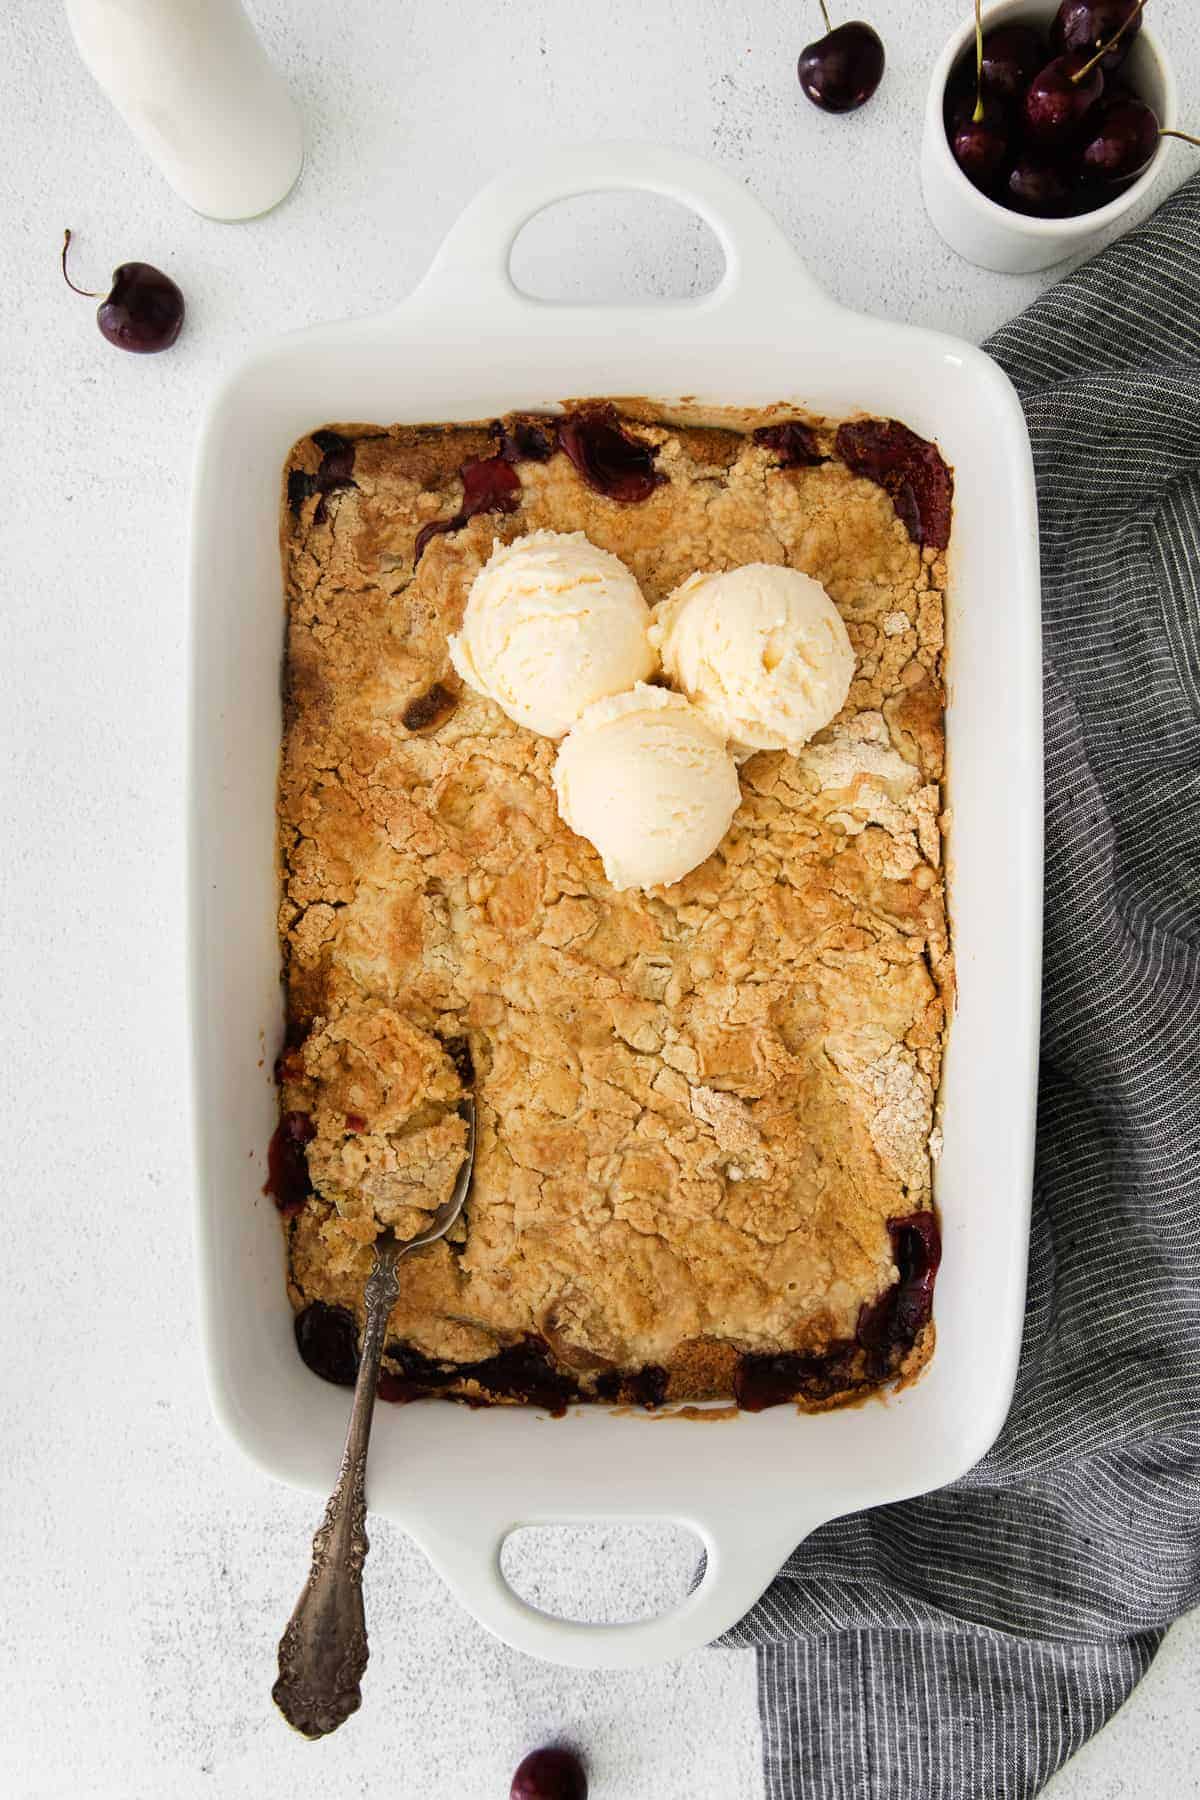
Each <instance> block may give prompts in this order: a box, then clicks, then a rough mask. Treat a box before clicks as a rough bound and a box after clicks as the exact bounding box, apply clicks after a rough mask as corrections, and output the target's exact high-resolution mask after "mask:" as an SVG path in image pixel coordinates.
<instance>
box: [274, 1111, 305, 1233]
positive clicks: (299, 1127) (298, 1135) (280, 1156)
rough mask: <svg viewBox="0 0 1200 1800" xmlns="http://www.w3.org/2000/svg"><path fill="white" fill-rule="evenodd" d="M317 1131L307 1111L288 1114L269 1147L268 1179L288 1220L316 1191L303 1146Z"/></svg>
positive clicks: (276, 1128) (284, 1116)
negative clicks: (314, 1190)
mask: <svg viewBox="0 0 1200 1800" xmlns="http://www.w3.org/2000/svg"><path fill="white" fill-rule="evenodd" d="M316 1135H317V1128H316V1126H315V1125H314V1124H313V1122H312V1120H311V1119H310V1118H309V1116H308V1114H307V1113H304V1112H286V1113H284V1115H283V1117H282V1118H281V1119H280V1121H279V1123H278V1125H277V1126H276V1127H275V1130H274V1132H273V1133H272V1135H271V1142H270V1144H269V1145H268V1146H267V1180H266V1185H265V1186H264V1188H263V1193H264V1194H270V1196H271V1198H272V1199H273V1200H274V1202H275V1204H276V1206H277V1207H278V1208H279V1210H280V1212H281V1213H282V1214H283V1216H284V1218H285V1219H291V1218H294V1217H295V1215H296V1214H297V1213H298V1212H299V1211H300V1209H301V1207H302V1206H303V1205H304V1203H305V1201H306V1200H307V1199H308V1197H309V1195H310V1194H311V1193H312V1191H313V1185H312V1178H311V1176H310V1175H309V1173H308V1157H307V1155H306V1154H305V1149H304V1146H305V1145H306V1144H311V1143H312V1140H313V1139H314V1138H315V1137H316Z"/></svg>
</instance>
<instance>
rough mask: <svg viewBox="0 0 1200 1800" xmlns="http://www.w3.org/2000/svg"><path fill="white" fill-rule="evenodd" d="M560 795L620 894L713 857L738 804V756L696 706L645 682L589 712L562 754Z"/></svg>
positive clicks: (557, 775)
mask: <svg viewBox="0 0 1200 1800" xmlns="http://www.w3.org/2000/svg"><path fill="white" fill-rule="evenodd" d="M554 789H555V792H556V794H557V795H558V810H559V813H560V814H561V816H562V818H563V819H564V820H565V821H566V823H567V824H568V825H569V826H570V827H571V830H572V831H575V832H578V833H579V835H580V837H585V838H588V839H589V840H590V841H591V842H592V843H593V844H594V845H595V847H596V849H597V850H598V851H599V853H600V858H601V860H602V862H603V863H604V873H605V874H606V875H607V877H608V879H609V881H610V882H611V883H612V885H613V887H615V888H650V887H658V886H659V885H664V886H665V885H669V884H670V883H671V882H673V881H680V880H682V879H683V877H684V876H685V875H686V874H687V872H688V870H689V869H694V868H695V867H696V865H697V864H698V863H702V862H703V861H704V859H705V857H706V856H711V855H712V853H713V851H714V850H715V849H716V847H717V845H718V844H719V843H720V842H721V839H722V838H723V837H724V836H725V833H726V832H727V831H728V829H729V822H730V820H731V819H732V818H733V815H734V813H735V812H736V811H737V808H738V802H739V800H740V798H741V794H740V792H739V789H738V778H737V769H736V767H735V766H734V761H733V758H732V757H731V756H730V754H729V752H728V751H727V750H726V748H725V746H724V744H723V743H722V741H721V739H720V737H718V736H717V735H716V733H714V732H713V731H712V730H711V729H710V728H709V726H708V725H707V724H706V723H705V721H704V719H703V718H702V717H701V715H700V714H699V713H698V712H697V711H696V708H695V707H694V706H692V705H691V704H690V703H689V702H688V701H687V700H685V699H684V697H683V695H682V694H673V693H671V692H670V691H669V690H668V689H666V688H660V687H647V686H646V684H645V683H644V682H639V683H638V685H637V686H636V687H635V688H633V689H632V690H631V692H629V693H627V694H617V695H615V696H614V697H613V698H611V699H607V700H598V701H596V703H595V704H594V705H593V706H589V707H588V709H587V711H586V712H585V713H584V715H583V717H582V718H581V719H580V721H579V723H578V725H576V726H575V727H574V728H573V730H571V731H570V732H568V734H567V736H566V737H565V738H564V739H563V741H562V744H561V746H560V748H559V752H558V758H557V760H556V762H555V764H554Z"/></svg>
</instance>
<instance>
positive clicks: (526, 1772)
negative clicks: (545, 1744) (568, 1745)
mask: <svg viewBox="0 0 1200 1800" xmlns="http://www.w3.org/2000/svg"><path fill="white" fill-rule="evenodd" d="M587 1792H588V1784H587V1776H586V1775H585V1774H584V1770H583V1764H582V1763H581V1762H580V1760H579V1758H578V1757H577V1756H576V1755H575V1753H574V1751H573V1750H560V1749H558V1748H557V1747H553V1746H552V1747H550V1748H548V1749H546V1750H533V1751H531V1752H530V1754H529V1755H528V1756H527V1757H526V1758H525V1760H524V1762H523V1763H521V1765H520V1766H519V1768H518V1769H517V1772H516V1774H515V1775H514V1776H513V1778H512V1788H511V1790H510V1793H509V1800H587Z"/></svg>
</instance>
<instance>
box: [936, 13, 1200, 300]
mask: <svg viewBox="0 0 1200 1800" xmlns="http://www.w3.org/2000/svg"><path fill="white" fill-rule="evenodd" d="M1145 6H1146V0H1062V3H1061V5H1057V6H1056V5H1054V4H1047V3H1045V0H1042V4H1037V3H1035V0H1001V4H999V5H996V6H991V7H989V8H988V9H987V12H986V15H984V14H983V13H982V11H981V8H980V6H979V5H978V0H977V5H976V14H975V18H974V19H969V20H967V22H966V23H965V24H964V25H962V26H961V27H960V28H959V30H958V31H956V32H955V33H954V35H953V36H952V37H951V39H950V41H949V42H948V43H947V45H946V47H945V49H944V50H943V51H942V54H941V56H940V57H939V58H938V61H937V64H936V66H935V67H934V71H933V76H932V79H931V81H930V87H929V97H928V101H927V104H926V113H925V134H924V140H923V144H922V149H921V185H922V188H923V189H924V194H925V205H926V208H927V210H928V212H929V216H930V218H931V219H932V221H933V223H934V225H935V226H936V228H937V230H938V231H939V232H940V233H941V235H942V237H943V238H945V240H946V242H947V243H948V244H949V245H950V247H951V249H952V250H956V251H957V252H958V254H959V255H960V256H963V257H965V258H966V260H967V261H968V262H972V263H977V264H978V265H980V266H981V267H982V268H985V269H999V270H1002V271H1004V272H1005V273H1007V274H1021V273H1024V272H1026V271H1028V270H1031V269H1044V268H1047V267H1049V265H1050V264H1051V263H1056V262H1059V261H1061V260H1062V258H1063V257H1066V256H1071V255H1072V254H1074V253H1075V252H1076V251H1078V250H1081V249H1084V248H1086V246H1087V244H1088V243H1089V242H1090V241H1091V240H1092V239H1094V238H1096V237H1098V236H1099V234H1100V233H1101V232H1102V231H1104V229H1105V228H1106V227H1107V226H1109V225H1111V224H1113V222H1114V221H1115V220H1117V219H1119V218H1121V216H1122V215H1123V214H1124V213H1126V212H1128V211H1129V209H1130V207H1132V206H1134V205H1135V204H1136V202H1137V201H1138V200H1139V199H1140V197H1141V196H1142V195H1143V194H1144V193H1145V191H1146V189H1147V188H1148V187H1150V185H1151V184H1152V183H1153V182H1154V180H1155V179H1156V177H1157V176H1158V174H1159V171H1160V170H1161V168H1162V164H1163V160H1164V157H1165V154H1166V148H1165V139H1167V138H1169V137H1181V136H1185V135H1186V134H1184V133H1181V132H1178V131H1176V129H1175V117H1176V95H1175V81H1174V77H1173V75H1172V73H1171V69H1170V65H1169V64H1168V62H1167V59H1166V57H1165V55H1164V54H1163V51H1162V48H1161V46H1160V44H1159V43H1158V41H1157V39H1156V38H1155V36H1154V33H1153V31H1152V29H1151V27H1150V26H1149V25H1147V24H1145V23H1144V22H1143V11H1144V9H1145ZM1190 141H1191V142H1196V140H1195V139H1191V140H1190Z"/></svg>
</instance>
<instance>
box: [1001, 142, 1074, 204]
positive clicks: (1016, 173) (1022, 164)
mask: <svg viewBox="0 0 1200 1800" xmlns="http://www.w3.org/2000/svg"><path fill="white" fill-rule="evenodd" d="M1004 198H1005V200H1006V202H1007V204H1008V205H1009V206H1011V207H1012V208H1013V210H1014V211H1016V212H1023V213H1029V214H1030V216H1031V217H1033V218H1035V219H1060V218H1062V216H1063V215H1064V214H1065V213H1068V212H1071V211H1072V210H1073V206H1072V200H1073V198H1074V195H1073V190H1072V186H1071V180H1070V177H1069V176H1068V174H1067V172H1066V170H1065V169H1064V168H1063V166H1062V164H1061V163H1058V162H1054V161H1053V160H1052V159H1051V158H1049V157H1046V156H1039V155H1038V154H1037V152H1036V151H1033V150H1026V151H1023V152H1022V154H1021V155H1020V156H1019V157H1018V158H1017V160H1016V162H1015V163H1014V164H1013V166H1012V168H1011V169H1010V170H1009V174H1008V180H1007V182H1006V184H1005V188H1004ZM1080 210H1082V211H1087V210H1089V209H1088V208H1086V207H1084V208H1081V209H1080Z"/></svg>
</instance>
